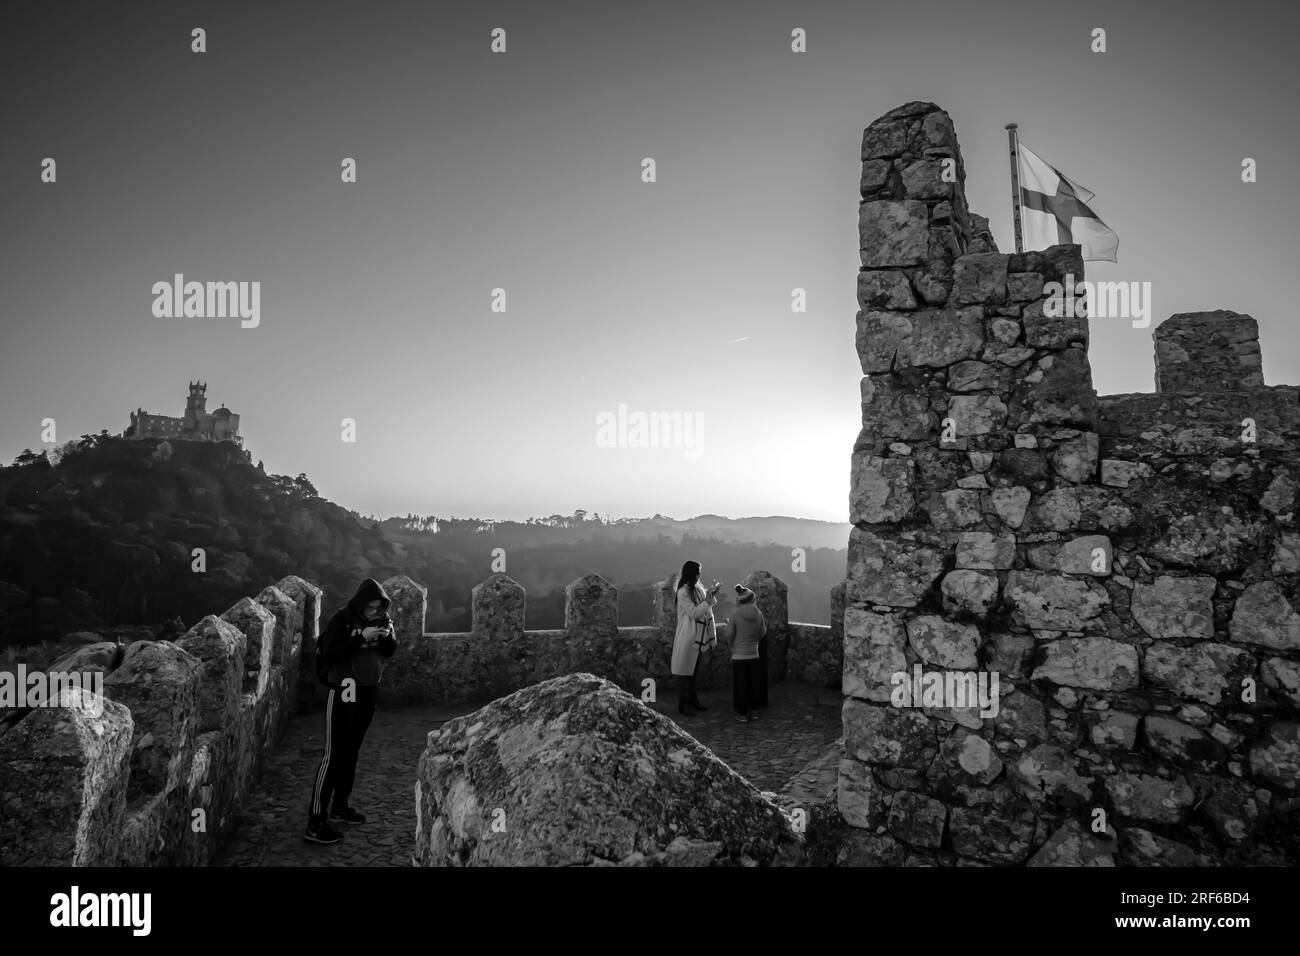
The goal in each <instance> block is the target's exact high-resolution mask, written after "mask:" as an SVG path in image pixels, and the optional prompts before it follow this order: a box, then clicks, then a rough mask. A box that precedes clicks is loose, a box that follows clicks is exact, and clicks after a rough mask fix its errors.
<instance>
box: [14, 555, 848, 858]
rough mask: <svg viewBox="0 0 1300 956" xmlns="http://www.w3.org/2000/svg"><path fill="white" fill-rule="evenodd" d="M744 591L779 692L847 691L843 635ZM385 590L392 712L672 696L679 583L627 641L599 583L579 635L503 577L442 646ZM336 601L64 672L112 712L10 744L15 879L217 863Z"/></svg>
mask: <svg viewBox="0 0 1300 956" xmlns="http://www.w3.org/2000/svg"><path fill="white" fill-rule="evenodd" d="M743 583H744V584H745V585H746V586H748V587H750V588H752V589H753V590H754V591H755V594H756V600H757V602H758V604H759V607H760V608H761V609H762V610H763V612H764V615H765V616H766V618H767V621H768V636H769V645H768V646H769V655H770V678H771V679H772V680H773V681H779V680H783V679H786V678H787V677H789V678H794V679H806V680H809V681H812V682H815V683H818V684H820V685H822V686H831V687H838V685H839V674H840V659H841V647H840V643H839V640H838V638H837V637H836V636H834V635H835V632H834V631H833V629H832V628H831V627H826V626H820V625H813V624H798V623H791V622H790V621H789V613H788V608H787V603H786V586H785V584H784V583H783V582H782V581H780V580H779V579H778V578H776V577H775V576H774V575H772V574H770V573H768V572H766V571H756V572H754V573H753V574H751V575H749V576H748V577H747V578H745V581H744V582H743ZM383 584H384V588H385V590H387V592H388V594H389V596H390V597H391V599H392V605H391V607H390V614H391V616H392V618H393V622H394V627H395V632H396V635H397V639H398V653H397V654H396V655H394V657H393V658H391V660H390V661H389V664H388V667H387V669H386V670H385V673H384V680H383V689H382V691H381V693H382V695H383V700H384V702H385V704H386V705H388V706H400V705H403V704H408V705H410V704H434V705H447V704H463V703H476V702H481V701H482V702H485V701H488V700H491V699H493V698H497V697H500V696H503V695H505V694H510V693H513V692H514V691H516V690H519V689H521V688H523V687H527V686H529V685H531V684H534V683H537V682H538V681H542V680H547V679H549V678H551V677H557V676H560V675H563V674H569V673H577V672H586V673H592V674H597V675H599V676H603V677H606V678H607V679H609V680H612V681H614V682H616V683H619V684H621V685H623V686H624V687H625V688H626V689H628V690H632V691H634V692H635V693H636V694H637V695H638V696H640V695H641V693H642V692H643V691H645V690H646V688H647V686H648V685H647V684H646V679H647V678H649V679H650V680H652V681H654V682H656V684H657V685H658V687H659V688H660V689H661V690H663V691H666V690H668V688H669V687H670V684H669V683H668V682H669V681H670V680H671V675H670V673H669V659H670V655H671V649H672V641H673V634H674V631H675V628H676V606H675V596H674V591H675V585H676V578H675V576H674V577H670V578H668V579H667V580H665V581H664V582H662V583H661V585H660V587H659V589H658V591H657V594H656V599H655V610H654V623H653V624H652V625H650V626H646V627H621V626H619V624H618V588H617V585H615V584H614V583H613V582H612V581H610V580H609V579H608V578H605V577H603V576H601V575H598V574H588V575H584V576H582V577H579V578H577V579H576V580H574V581H573V582H572V583H571V584H570V585H569V586H568V588H567V589H566V606H565V617H564V620H565V626H564V627H563V628H557V629H553V630H528V629H526V611H527V595H526V593H525V591H524V588H523V587H522V586H520V585H519V584H518V583H517V582H515V581H513V580H512V579H511V578H509V577H508V576H506V575H505V574H494V575H492V576H490V577H489V578H487V579H486V580H484V581H483V582H482V583H480V584H479V585H477V586H476V587H475V588H474V589H473V595H472V624H471V629H470V630H469V631H468V632H464V633H426V632H425V629H424V626H425V613H426V609H427V591H426V589H425V588H424V586H422V585H420V584H418V583H416V582H415V581H412V580H411V579H410V578H409V577H407V576H405V575H397V576H395V577H391V578H389V579H388V580H386V581H384V582H383ZM322 599H323V594H322V592H321V590H320V589H319V588H317V587H315V586H314V585H312V584H310V583H308V582H307V581H304V580H303V579H301V578H299V577H296V576H289V577H286V578H284V579H283V580H281V581H279V582H277V583H276V584H275V585H273V586H271V587H268V588H265V589H264V590H263V591H262V592H261V593H259V594H257V595H256V596H255V597H249V598H243V599H241V600H240V601H238V602H236V603H235V604H234V605H233V606H232V607H231V608H229V609H228V610H227V611H225V612H224V613H222V614H220V615H209V616H208V617H205V618H204V619H203V620H201V621H200V622H199V623H197V624H196V625H195V626H194V627H192V628H190V630H189V631H188V632H187V633H186V634H185V635H184V637H182V638H181V639H180V640H178V641H175V642H172V641H139V642H136V643H133V644H130V645H128V646H127V647H126V649H125V653H121V652H120V649H118V648H117V646H116V645H115V644H112V643H110V642H101V643H98V644H89V645H86V646H84V647H81V648H78V649H77V650H76V651H75V652H73V653H72V654H70V655H68V656H66V657H65V658H63V659H62V660H60V661H59V662H57V663H56V665H54V666H52V668H51V670H55V669H57V670H59V671H63V672H69V673H72V672H82V673H84V672H88V671H100V672H103V673H104V674H105V677H104V695H103V696H104V699H103V700H102V701H101V704H102V707H100V708H93V707H91V706H88V705H87V701H86V700H85V699H84V698H81V697H75V696H69V697H68V698H67V699H66V700H63V706H58V707H36V708H33V709H31V710H30V711H29V712H28V713H26V715H24V716H22V718H21V719H20V720H18V722H17V723H16V724H14V725H13V726H12V727H9V728H8V729H7V731H4V732H3V733H0V768H4V769H6V770H7V771H8V772H7V773H5V774H4V775H3V776H0V865H6V866H23V865H77V866H82V865H86V866H89V865H105V866H167V865H204V864H206V863H207V862H208V860H209V859H210V858H211V856H212V854H213V852H214V850H215V848H216V847H217V846H218V845H219V843H220V841H221V840H222V839H223V837H224V836H225V835H226V834H227V833H228V832H229V830H230V827H231V825H232V823H233V821H234V817H235V813H236V811H237V810H238V809H239V808H240V807H241V806H242V805H243V804H244V802H245V799H246V798H247V796H248V793H249V788H250V786H251V785H252V784H253V782H254V780H255V779H256V777H257V775H258V773H259V771H260V768H261V766H262V764H263V761H264V760H265V758H266V756H267V755H268V754H269V753H270V752H271V751H272V750H273V749H274V747H275V744H276V742H277V741H278V740H279V739H280V737H281V736H282V735H283V733H284V730H285V728H286V727H287V724H288V722H289V720H290V718H291V717H292V716H293V715H294V714H295V713H296V712H299V711H302V710H308V709H311V708H312V707H313V705H314V704H316V703H318V702H319V698H320V696H321V693H320V689H319V688H318V687H317V686H316V682H315V676H314V675H315V644H316V638H317V635H318V634H319V633H320V628H321V620H320V618H321V608H322ZM718 639H719V646H718V648H716V649H715V650H714V651H713V652H711V653H709V654H707V655H705V657H704V658H703V659H702V662H701V667H700V678H701V686H702V687H724V686H727V684H728V683H729V680H730V653H729V651H730V634H729V632H728V629H727V628H726V627H725V626H721V627H719V631H718ZM0 730H3V728H2V727H0ZM305 798H306V795H305V794H304V799H305ZM198 821H201V827H200V826H198V823H197V822H198ZM196 827H198V828H196Z"/></svg>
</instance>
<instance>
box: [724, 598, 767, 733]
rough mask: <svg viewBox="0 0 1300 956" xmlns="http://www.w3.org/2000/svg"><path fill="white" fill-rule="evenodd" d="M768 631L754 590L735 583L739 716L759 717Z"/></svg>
mask: <svg viewBox="0 0 1300 956" xmlns="http://www.w3.org/2000/svg"><path fill="white" fill-rule="evenodd" d="M766 635H767V622H766V621H765V620H764V619H763V612H762V611H760V610H759V609H758V605H757V604H755V603H754V592H753V591H751V590H750V589H749V588H747V587H745V586H744V585H743V584H737V585H736V613H734V614H733V615H731V692H732V706H733V707H734V708H735V711H736V719H737V720H739V721H741V722H743V723H748V722H749V721H752V720H756V719H757V716H758V715H757V714H755V713H754V708H755V707H757V706H758V705H759V687H760V673H759V659H758V648H759V642H760V641H761V640H762V639H763V638H764V637H765V636H766Z"/></svg>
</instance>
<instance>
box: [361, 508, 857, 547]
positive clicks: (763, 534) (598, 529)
mask: <svg viewBox="0 0 1300 956" xmlns="http://www.w3.org/2000/svg"><path fill="white" fill-rule="evenodd" d="M379 524H380V527H381V528H383V529H384V530H385V531H389V532H394V533H397V534H409V533H412V532H415V533H419V532H424V533H430V534H439V535H453V536H455V535H474V534H491V535H493V536H500V537H504V538H511V539H514V540H515V541H516V542H517V543H519V544H535V543H541V542H559V541H566V542H567V541H584V540H592V539H595V538H607V539H613V540H631V541H636V540H642V539H658V538H661V537H668V538H671V539H673V540H675V541H679V542H680V541H681V540H683V539H684V538H687V537H710V538H714V539H715V540H719V541H731V542H735V543H743V544H756V545H784V546H787V547H791V548H793V547H805V548H844V547H846V546H847V543H848V540H849V530H850V529H851V528H852V525H850V524H848V523H847V522H836V521H820V520H817V519H813V518H792V517H787V516H785V515H768V516H762V517H748V518H727V517H724V516H722V515H715V514H704V515H697V516H696V517H694V518H669V517H666V516H664V515H661V514H655V515H653V516H651V517H649V518H618V519H615V520H613V521H605V520H602V519H600V518H599V517H598V516H594V515H589V514H588V512H585V511H577V512H574V514H573V515H551V516H549V517H547V518H531V519H529V520H527V521H497V520H494V519H489V518H439V517H436V516H432V515H430V516H426V517H416V516H414V515H408V516H407V517H405V518H397V517H394V518H387V519H385V520H383V521H381V522H380V523H379ZM434 527H436V528H437V530H436V531H434V530H433V528H434Z"/></svg>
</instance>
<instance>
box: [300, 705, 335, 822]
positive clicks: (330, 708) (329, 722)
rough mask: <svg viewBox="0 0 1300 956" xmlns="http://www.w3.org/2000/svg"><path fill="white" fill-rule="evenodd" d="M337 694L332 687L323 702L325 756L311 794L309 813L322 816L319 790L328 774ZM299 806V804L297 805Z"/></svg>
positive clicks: (322, 787)
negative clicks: (335, 696)
mask: <svg viewBox="0 0 1300 956" xmlns="http://www.w3.org/2000/svg"><path fill="white" fill-rule="evenodd" d="M336 693H338V692H337V691H336V690H335V689H334V688H333V687H331V688H330V695H329V697H328V698H327V699H326V701H325V756H323V757H321V761H320V770H318V771H317V772H316V786H315V788H314V789H313V790H312V792H311V813H312V815H313V816H324V815H325V810H324V808H323V807H321V805H320V802H321V801H320V796H321V790H322V789H324V787H325V775H326V774H327V773H328V772H329V766H330V751H331V749H332V748H333V745H334V739H333V738H334V695H335V694H336ZM299 806H301V804H299Z"/></svg>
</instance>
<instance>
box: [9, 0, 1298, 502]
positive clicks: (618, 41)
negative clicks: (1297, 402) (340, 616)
mask: <svg viewBox="0 0 1300 956" xmlns="http://www.w3.org/2000/svg"><path fill="white" fill-rule="evenodd" d="M1298 20H1300V17H1297V15H1296V14H1294V13H1293V12H1292V8H1291V7H1289V6H1286V5H1283V4H1280V3H1279V4H1261V3H1251V2H1242V3H1235V4H1233V5H1231V8H1230V9H1229V8H1226V7H1225V6H1224V5H1223V4H1221V3H1219V4H1211V3H1199V2H1188V3H1179V4H1177V5H1169V4H1154V3H1140V4H1137V3H1132V2H1120V3H1108V2H1093V3H1089V4H1087V5H1078V4H1076V5H1053V4H1043V3H1028V2H1015V3H1012V2H981V3H978V4H972V3H968V2H964V0H960V2H937V0H936V2H931V3H926V4H916V3H911V2H900V3H870V4H866V3H857V2H852V3H850V2H833V3H832V2H817V0H811V2H809V0H801V2H799V3H744V4H740V3H723V2H717V3H709V4H699V3H685V2H655V3H653V4H641V3H638V4H633V3H627V2H618V3H594V2H584V3H571V2H564V0H554V2H548V3H545V4H540V3H535V2H528V3H514V2H481V0H480V2H476V3H475V2H439V3H436V4H428V3H396V2H380V0H372V2H364V3H343V2H332V0H313V2H310V3H284V2H274V3H271V2H267V3H238V4H233V3H185V2H166V3H140V2H131V0H124V2H121V3H114V4H112V5H109V4H103V3H85V4H82V3H59V4H51V3H48V2H45V3H29V2H13V0H8V2H6V3H5V4H4V5H3V7H0V76H3V80H4V82H3V83H0V115H3V116H4V117H5V124H4V125H5V131H4V136H3V138H2V139H0V288H3V290H4V295H3V297H2V298H0V334H2V336H3V338H2V339H0V341H2V347H0V459H2V460H4V461H10V460H12V458H13V457H14V456H16V455H17V454H18V453H19V452H21V451H22V450H23V449H24V448H32V449H34V450H40V449H41V448H42V447H48V446H43V445H42V443H41V422H42V420H43V419H45V418H53V419H54V420H55V422H56V426H57V438H58V440H59V441H64V440H67V439H68V438H73V437H76V436H77V435H80V434H82V433H86V432H98V431H100V430H101V429H108V430H109V431H110V433H114V434H117V433H120V432H121V431H122V430H123V429H124V428H125V427H126V426H127V425H128V423H129V414H130V412H131V411H133V410H135V409H136V408H137V407H143V408H144V409H145V410H146V411H149V412H153V413H156V414H170V415H180V414H181V413H182V411H183V409H184V405H185V394H186V386H187V384H188V382H189V381H191V380H194V379H202V380H204V381H206V382H207V383H208V391H207V395H208V407H209V410H211V409H213V408H215V407H217V405H218V404H221V403H225V404H226V405H227V406H229V407H230V408H231V409H232V410H233V411H235V412H236V413H238V414H239V415H240V416H241V432H242V434H243V435H244V439H245V444H246V447H247V448H249V449H250V451H251V453H252V457H253V460H254V461H257V460H261V461H263V462H264V464H265V467H266V469H267V471H269V472H272V473H279V474H289V475H296V474H298V473H302V472H305V473H306V474H307V475H308V476H309V477H310V478H311V479H312V481H313V482H314V484H315V485H316V487H317V489H318V490H319V491H320V493H321V494H322V495H324V496H325V497H328V498H330V499H332V500H334V501H336V502H338V503H340V504H342V505H344V506H345V507H349V508H353V509H356V510H358V511H360V512H362V513H363V514H375V515H379V516H387V515H392V514H403V515H404V514H407V513H415V514H435V515H439V516H449V515H456V516H461V517H466V516H479V517H493V518H497V519H522V518H525V517H528V516H534V515H539V516H545V515H549V514H554V513H560V514H569V513H572V512H573V511H574V510H576V509H579V508H581V509H584V510H587V511H588V512H593V511H594V512H597V513H600V514H602V515H612V516H614V517H624V516H640V515H650V514H655V513H660V514H665V515H670V516H673V517H687V516H691V515H696V514H702V513H714V514H722V515H728V516H732V517H742V516H747V515H769V514H785V515H793V516H799V517H805V518H817V519H824V520H834V521H845V520H847V517H848V488H849V466H850V455H851V449H852V445H853V441H854V439H855V437H856V435H857V432H858V428H859V425H860V420H859V416H860V407H859V391H858V388H859V380H860V378H861V370H860V366H859V364H858V360H857V357H856V354H855V352H854V325H855V322H854V317H855V313H856V311H857V305H856V301H855V290H856V277H857V272H858V269H859V267H860V262H859V257H858V244H857V214H858V201H859V196H858V179H859V175H860V162H861V159H860V143H861V138H862V130H863V127H865V126H866V125H867V124H869V123H870V122H871V121H872V120H873V119H875V118H876V117H878V116H879V115H881V114H882V113H885V112H886V111H888V110H890V109H892V108H893V107H895V106H898V105H901V104H902V103H905V102H908V101H911V100H929V101H932V102H935V103H937V104H939V105H940V106H941V107H943V108H944V109H946V110H947V111H948V112H949V113H950V114H951V115H952V117H953V120H954V123H955V126H956V130H957V135H958V138H959V141H960V143H961V146H962V151H963V154H964V156H965V164H966V170H967V180H966V192H967V197H968V200H969V204H970V207H971V208H972V209H973V210H974V211H976V212H979V213H981V214H983V215H985V216H988V217H989V219H990V223H991V228H992V231H993V234H994V236H995V238H996V240H997V242H998V245H999V248H1001V249H1003V250H1004V251H1005V250H1009V249H1011V248H1012V247H1013V241H1012V235H1011V203H1010V186H1009V173H1008V160H1007V141H1006V132H1005V129H1004V127H1005V125H1006V124H1007V123H1008V122H1017V123H1018V124H1019V127H1020V137H1021V140H1022V142H1024V143H1025V144H1026V145H1028V146H1030V147H1031V148H1032V149H1033V150H1034V151H1036V152H1037V153H1038V154H1039V155H1040V156H1042V157H1043V158H1044V159H1045V160H1046V161H1048V162H1050V163H1052V164H1053V165H1056V166H1057V167H1059V168H1061V169H1062V170H1063V171H1064V172H1065V173H1066V175H1068V176H1070V177H1071V178H1072V179H1074V180H1075V181H1076V182H1079V183H1081V184H1083V185H1084V186H1086V187H1087V188H1088V189H1090V190H1092V191H1093V192H1094V193H1095V194H1096V199H1095V200H1094V201H1093V203H1092V206H1093V208H1094V209H1095V210H1096V211H1097V212H1098V213H1099V214H1100V215H1101V216H1102V217H1103V219H1105V220H1106V222H1107V223H1108V224H1109V225H1110V226H1111V227H1112V228H1114V229H1115V231H1116V232H1117V233H1118V234H1119V237H1120V245H1119V262H1118V263H1117V264H1111V263H1090V264H1089V265H1088V269H1087V277H1088V278H1089V279H1102V280H1126V281H1149V282H1150V283H1151V289H1152V296H1153V306H1154V321H1153V322H1152V327H1154V326H1155V325H1156V324H1158V323H1159V322H1160V321H1161V320H1162V319H1164V318H1166V317H1168V316H1169V315H1172V314H1174V313H1177V312H1185V311H1201V310H1208V309H1217V308H1226V309H1233V310H1236V311H1238V312H1247V313H1250V314H1251V315H1253V316H1255V318H1256V319H1258V321H1259V324H1260V335H1261V344H1262V348H1263V355H1264V375H1265V380H1266V381H1267V382H1268V383H1269V384H1286V383H1291V384H1295V383H1300V348H1297V345H1296V336H1295V332H1294V327H1293V326H1294V316H1293V312H1294V306H1293V295H1292V290H1291V288H1290V282H1291V279H1292V275H1293V271H1294V266H1293V264H1292V262H1291V261H1290V259H1291V257H1292V255H1293V254H1294V250H1295V249H1296V248H1297V247H1298V246H1300V241H1297V240H1300V225H1298V222H1300V220H1298V219H1297V202H1298V200H1297V196H1300V191H1298V190H1296V189H1295V188H1294V185H1293V181H1292V180H1293V173H1294V172H1295V167H1296V160H1295V157H1296V155H1297V151H1298V150H1300V141H1298V140H1300V133H1297V129H1296V124H1295V123H1294V117H1295V113H1296V109H1295V102H1294V100H1293V98H1292V95H1293V93H1294V90H1295V84H1294V79H1295V75H1294V49H1295V48H1296V46H1297V40H1298V39H1300V38H1298V37H1297V32H1298V31H1297V27H1296V24H1297V21H1298ZM196 26H198V27H203V28H204V29H205V30H206V33H207V52H205V53H201V54H200V53H194V52H191V30H192V29H193V28H194V27H196ZM497 27H501V28H504V29H505V31H506V52H505V53H503V54H493V53H492V52H491V50H490V44H491V40H492V37H491V31H492V30H493V29H494V28H497ZM796 27H801V28H803V29H804V30H806V31H807V37H808V40H807V47H808V52H806V53H798V54H796V53H793V52H791V50H790V33H791V30H793V29H794V28H796ZM1096 27H1102V28H1104V29H1105V30H1106V40H1107V50H1106V52H1105V53H1094V52H1092V51H1091V49H1090V46H1091V44H1092V31H1093V29H1094V28H1096ZM45 157H52V158H54V159H55V160H56V162H57V181H56V182H55V183H43V182H41V177H40V174H41V163H42V160H43V159H44V158H45ZM345 157H350V158H353V159H355V160H356V163H357V181H356V182H355V183H347V184H345V183H343V182H341V176H340V164H341V162H342V160H343V159H344V158H345ZM646 157H650V158H653V159H654V161H655V164H656V170H655V172H656V181H655V182H653V183H646V182H643V181H642V168H643V167H642V161H643V159H645V158H646ZM1244 157H1251V158H1253V159H1255V160H1256V162H1257V164H1258V182H1256V183H1251V184H1246V183H1243V182H1242V181H1241V176H1240V170H1241V161H1242V159H1243V158H1244ZM176 273H182V274H183V275H184V276H185V277H186V280H196V281H200V282H207V281H222V282H225V281H258V282H260V283H261V287H260V288H261V299H260V322H259V324H258V325H257V326H256V327H255V328H243V327H241V323H240V321H239V320H238V319H237V318H204V319H199V318H189V319H185V318H160V317H156V316H155V315H154V313H153V304H154V294H153V291H152V290H153V286H154V284H155V283H157V282H170V281H171V280H172V277H173V275H174V274H176ZM498 288H500V289H504V290H505V303H506V311H505V312H494V311H493V309H492V303H493V290H494V289H498ZM796 288H800V289H804V290H805V292H806V297H807V311H806V312H803V313H796V312H794V311H792V309H791V296H792V290H793V289H796ZM1092 325H1093V328H1092V344H1091V349H1090V356H1091V360H1092V368H1093V376H1094V382H1095V384H1096V387H1097V389H1098V391H1099V392H1100V393H1102V394H1112V393H1118V392H1135V391H1151V390H1152V388H1153V383H1152V375H1153V367H1152V351H1153V350H1152V343H1151V328H1146V329H1136V328H1133V327H1132V326H1131V323H1130V322H1129V321H1127V320H1121V319H1114V320H1106V321H1105V322H1102V321H1101V320H1097V321H1094V322H1093V324H1092ZM620 406H622V408H623V409H624V413H625V417H626V416H631V418H627V420H628V421H629V423H632V422H634V419H635V416H636V415H637V414H638V413H639V414H644V415H649V414H650V413H652V412H661V413H668V414H671V413H675V414H677V415H679V416H681V420H682V421H683V422H684V423H686V422H690V423H691V424H692V426H693V428H692V429H691V431H690V432H688V433H687V434H686V435H684V436H683V441H679V442H678V447H657V448H654V447H652V448H645V447H628V445H629V444H630V440H631V439H635V435H634V434H633V435H631V436H630V437H629V436H628V434H627V433H626V432H625V433H624V434H623V436H622V439H621V444H622V447H617V446H618V445H619V444H620V438H619V435H618V430H617V428H615V429H614V430H613V431H612V432H611V433H608V434H606V435H605V436H604V437H602V434H601V430H600V429H599V428H598V423H599V422H601V421H608V420H610V419H615V420H616V419H617V418H618V416H619V414H620ZM345 418H348V419H352V420H354V421H355V422H356V431H355V437H356V441H351V442H350V441H344V440H343V439H344V437H345V436H344V429H343V426H342V421H343V420H344V419H345ZM611 434H612V436H613V438H614V442H613V444H615V445H616V447H607V446H608V445H610V444H611V442H610V441H609V440H606V439H608V438H609V437H610V435H611ZM687 439H689V440H687Z"/></svg>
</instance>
